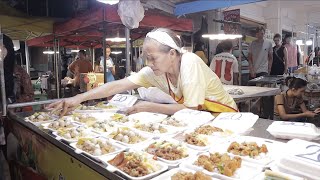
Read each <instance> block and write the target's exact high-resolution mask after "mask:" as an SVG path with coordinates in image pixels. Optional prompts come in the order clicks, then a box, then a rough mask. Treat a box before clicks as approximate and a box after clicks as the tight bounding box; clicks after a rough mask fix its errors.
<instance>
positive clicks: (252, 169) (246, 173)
mask: <svg viewBox="0 0 320 180" xmlns="http://www.w3.org/2000/svg"><path fill="white" fill-rule="evenodd" d="M212 153H214V152H212ZM200 155H207V156H209V155H210V153H209V152H205V153H202V154H200ZM200 155H199V156H200ZM199 156H196V157H194V158H190V159H188V160H186V161H185V162H183V163H182V164H181V165H180V167H182V168H188V169H192V170H195V171H202V172H203V173H205V174H207V175H209V176H212V177H215V178H218V179H222V180H234V179H245V180H248V179H252V178H254V177H256V176H257V175H258V174H259V173H260V172H261V170H262V167H259V166H255V165H254V164H250V163H246V162H244V161H242V163H241V167H240V168H239V169H237V170H236V173H235V175H234V176H233V177H228V176H225V175H222V174H220V173H219V172H209V171H207V170H205V169H204V168H203V167H201V166H197V165H194V162H196V161H197V159H198V157H199ZM230 157H232V158H233V157H234V156H232V155H230Z"/></svg>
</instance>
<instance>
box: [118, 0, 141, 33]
mask: <svg viewBox="0 0 320 180" xmlns="http://www.w3.org/2000/svg"><path fill="white" fill-rule="evenodd" d="M118 14H119V16H120V18H121V21H122V24H124V25H125V26H126V27H127V28H129V29H134V28H138V27H139V22H140V21H141V20H142V19H143V17H144V8H143V6H142V4H141V3H140V0H120V2H119V4H118Z"/></svg>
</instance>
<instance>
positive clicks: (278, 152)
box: [210, 136, 286, 166]
mask: <svg viewBox="0 0 320 180" xmlns="http://www.w3.org/2000/svg"><path fill="white" fill-rule="evenodd" d="M232 142H238V143H239V144H241V143H242V142H256V143H257V144H258V146H261V145H262V144H265V145H266V146H267V148H268V153H266V154H265V156H262V157H260V158H251V157H249V156H240V155H234V154H232V153H228V152H227V151H228V147H229V146H230V144H231V143H232ZM285 146H286V144H285V143H282V142H278V141H272V140H268V139H263V138H256V137H250V136H239V137H236V138H233V139H230V140H229V141H228V142H226V143H223V144H221V145H217V146H214V147H212V149H211V150H210V152H211V151H213V152H220V153H228V154H229V155H233V156H240V157H241V158H242V159H243V160H244V161H247V162H250V163H254V164H257V165H259V166H264V165H267V164H269V163H270V162H272V161H275V160H277V159H279V158H280V157H281V156H282V155H284V154H285V151H284V149H285Z"/></svg>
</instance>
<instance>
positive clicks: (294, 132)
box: [267, 121, 320, 141]
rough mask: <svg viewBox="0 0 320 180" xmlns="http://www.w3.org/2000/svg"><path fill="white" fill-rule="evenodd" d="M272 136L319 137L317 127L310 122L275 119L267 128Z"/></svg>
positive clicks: (284, 137)
mask: <svg viewBox="0 0 320 180" xmlns="http://www.w3.org/2000/svg"><path fill="white" fill-rule="evenodd" d="M267 131H268V132H269V133H270V134H271V135H272V136H274V137H276V138H280V139H294V138H299V139H304V140H308V141H311V140H314V139H317V138H319V137H320V131H319V129H318V128H317V127H316V126H315V125H314V124H311V123H303V122H287V121H275V122H273V123H272V124H271V125H270V126H269V127H268V129H267Z"/></svg>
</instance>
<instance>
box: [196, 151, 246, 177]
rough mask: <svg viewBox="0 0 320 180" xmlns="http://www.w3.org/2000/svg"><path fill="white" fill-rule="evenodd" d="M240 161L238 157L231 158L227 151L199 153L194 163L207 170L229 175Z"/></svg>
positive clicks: (233, 172) (231, 174) (232, 173)
mask: <svg viewBox="0 0 320 180" xmlns="http://www.w3.org/2000/svg"><path fill="white" fill-rule="evenodd" d="M241 162H242V160H241V158H240V157H234V158H231V157H230V156H229V155H228V154H227V153H225V154H220V153H214V154H211V153H210V156H207V155H200V156H199V157H198V160H197V161H196V162H195V163H194V164H195V165H197V166H201V167H203V168H204V169H206V170H207V171H209V172H218V173H220V174H223V175H225V176H229V177H231V176H233V175H234V174H235V171H236V170H237V169H238V168H240V167H241Z"/></svg>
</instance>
